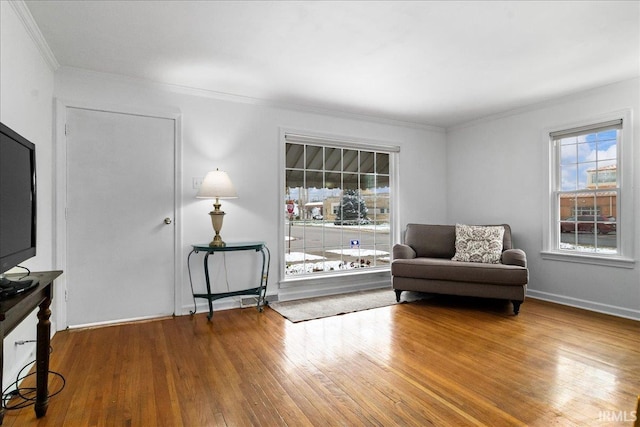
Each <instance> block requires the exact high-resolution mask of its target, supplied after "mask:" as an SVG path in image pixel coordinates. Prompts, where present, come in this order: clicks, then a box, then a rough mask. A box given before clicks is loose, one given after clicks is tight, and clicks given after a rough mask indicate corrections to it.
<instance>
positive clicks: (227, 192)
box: [196, 169, 238, 199]
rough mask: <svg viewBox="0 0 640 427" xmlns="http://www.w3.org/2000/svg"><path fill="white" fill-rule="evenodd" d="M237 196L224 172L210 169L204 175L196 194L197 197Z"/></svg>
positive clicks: (224, 197)
mask: <svg viewBox="0 0 640 427" xmlns="http://www.w3.org/2000/svg"><path fill="white" fill-rule="evenodd" d="M237 197H238V193H236V189H235V187H234V186H233V183H232V182H231V179H230V178H229V175H227V173H226V172H224V171H221V170H217V169H216V170H214V171H211V172H209V173H208V174H207V176H205V178H204V180H203V181H202V185H201V186H200V189H199V190H198V194H196V198H198V199H215V198H218V199H235V198H237Z"/></svg>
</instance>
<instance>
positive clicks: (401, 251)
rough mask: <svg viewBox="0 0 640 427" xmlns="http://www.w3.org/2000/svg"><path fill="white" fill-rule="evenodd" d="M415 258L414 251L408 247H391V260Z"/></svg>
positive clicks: (400, 245)
mask: <svg viewBox="0 0 640 427" xmlns="http://www.w3.org/2000/svg"><path fill="white" fill-rule="evenodd" d="M415 257H416V251H414V250H413V248H412V247H411V246H409V245H403V244H400V243H398V244H395V245H393V259H412V258H415Z"/></svg>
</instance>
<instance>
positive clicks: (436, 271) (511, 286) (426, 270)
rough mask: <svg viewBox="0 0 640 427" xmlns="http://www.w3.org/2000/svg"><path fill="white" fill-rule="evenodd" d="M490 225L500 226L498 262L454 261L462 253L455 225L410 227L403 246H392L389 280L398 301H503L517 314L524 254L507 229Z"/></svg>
mask: <svg viewBox="0 0 640 427" xmlns="http://www.w3.org/2000/svg"><path fill="white" fill-rule="evenodd" d="M458 227H469V226H458ZM470 227H475V228H481V227H477V226H470ZM492 227H493V228H495V227H504V236H503V238H502V245H501V246H502V247H499V246H500V245H499V238H498V247H497V248H494V249H497V251H498V252H497V258H495V259H494V260H493V261H492V262H496V263H488V262H469V261H454V260H452V258H454V257H458V256H459V252H460V247H458V250H459V251H458V253H456V226H455V225H427V224H408V225H407V229H406V233H405V238H404V244H397V245H395V246H394V247H393V261H392V263H391V276H392V283H393V289H394V290H395V292H396V299H397V301H398V302H399V301H400V295H401V294H402V291H418V292H426V293H436V294H448V295H463V296H473V297H483V298H497V299H507V300H511V301H512V303H513V312H514V314H516V315H517V314H518V312H519V311H520V304H522V302H524V298H525V294H526V291H527V283H528V281H529V270H528V269H527V258H526V254H525V253H524V251H522V250H520V249H513V247H512V241H511V228H510V227H509V226H508V225H506V224H503V225H501V226H492ZM485 228H486V227H485ZM460 230H461V229H460V228H459V229H458V233H461V231H460ZM459 236H460V234H459ZM460 241H462V238H460V237H459V242H460ZM475 261H477V259H476V260H475Z"/></svg>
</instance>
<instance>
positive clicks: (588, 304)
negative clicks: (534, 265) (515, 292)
mask: <svg viewBox="0 0 640 427" xmlns="http://www.w3.org/2000/svg"><path fill="white" fill-rule="evenodd" d="M527 297H528V298H529V297H530V298H534V299H539V300H543V301H549V302H554V303H557V304H562V305H568V306H570V307H576V308H582V309H585V310H590V311H595V312H597V313H604V314H610V315H612V316H618V317H624V318H626V319H632V320H640V310H633V309H630V308H625V307H618V306H615V305H609V304H602V303H599V302H594V301H588V300H584V299H580V298H573V297H567V296H564V295H558V294H552V293H549V292H542V291H536V290H533V289H527ZM525 304H526V302H525Z"/></svg>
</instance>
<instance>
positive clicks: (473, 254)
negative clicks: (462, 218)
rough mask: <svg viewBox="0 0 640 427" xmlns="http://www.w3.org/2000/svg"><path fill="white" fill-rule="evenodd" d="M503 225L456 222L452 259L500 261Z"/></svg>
mask: <svg viewBox="0 0 640 427" xmlns="http://www.w3.org/2000/svg"><path fill="white" fill-rule="evenodd" d="M503 237H504V227H502V226H495V227H494V226H491V227H486V226H479V225H462V224H456V254H455V255H454V256H453V258H451V259H452V260H453V261H466V262H484V263H487V264H498V263H500V257H501V256H502V239H503Z"/></svg>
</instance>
